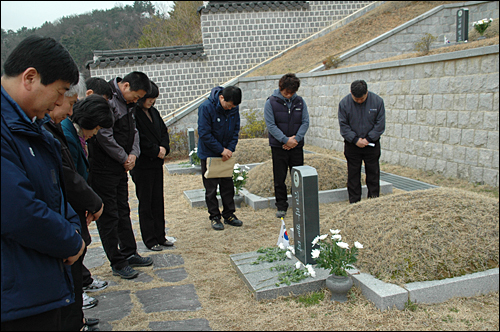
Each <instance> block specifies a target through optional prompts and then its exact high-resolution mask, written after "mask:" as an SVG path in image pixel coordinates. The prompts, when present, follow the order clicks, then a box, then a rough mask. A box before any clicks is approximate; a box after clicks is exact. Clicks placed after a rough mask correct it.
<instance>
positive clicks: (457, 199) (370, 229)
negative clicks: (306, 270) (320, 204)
mask: <svg viewBox="0 0 500 332" xmlns="http://www.w3.org/2000/svg"><path fill="white" fill-rule="evenodd" d="M498 213H499V205H498V199H493V198H488V197H485V196H483V195H479V194H476V193H472V192H469V191H463V190H459V189H451V188H436V189H428V190H422V191H412V192H406V193H401V194H395V195H389V196H382V197H379V198H377V199H374V200H365V201H362V202H360V203H357V204H351V205H349V206H348V207H347V208H345V209H344V210H342V211H339V213H336V214H335V215H333V216H329V217H327V218H325V219H324V220H322V221H321V229H322V233H325V230H326V231H328V229H330V228H335V229H340V230H341V235H342V236H343V237H344V238H345V239H346V240H347V241H359V242H360V243H362V244H363V245H364V248H363V249H362V250H360V251H359V257H358V262H357V263H356V267H357V268H359V269H360V270H361V271H362V272H366V273H370V274H371V275H373V276H375V277H376V278H378V279H380V280H382V281H385V282H390V283H394V284H398V285H400V286H402V285H403V284H405V283H410V282H416V281H426V280H440V279H444V278H450V277H457V276H461V275H465V274H469V273H472V272H479V271H485V270H488V269H491V268H496V267H498V261H499V243H498V237H499V226H498V223H499V215H498ZM351 245H352V243H351Z"/></svg>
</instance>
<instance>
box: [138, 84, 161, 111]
mask: <svg viewBox="0 0 500 332" xmlns="http://www.w3.org/2000/svg"><path fill="white" fill-rule="evenodd" d="M159 95H160V90H159V89H158V85H156V83H155V82H153V81H151V91H150V92H149V93H146V94H145V95H144V97H142V98H141V99H139V100H138V101H137V104H138V105H139V107H142V105H144V102H145V101H146V99H148V98H157V97H158V96H159Z"/></svg>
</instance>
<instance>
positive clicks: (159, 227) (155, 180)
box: [130, 166, 166, 248]
mask: <svg viewBox="0 0 500 332" xmlns="http://www.w3.org/2000/svg"><path fill="white" fill-rule="evenodd" d="M130 175H132V180H133V181H134V183H135V192H136V195H137V199H138V200H139V224H140V226H141V234H142V242H144V244H145V245H146V247H148V248H151V247H153V246H155V245H157V244H160V243H164V242H165V240H166V238H165V237H166V234H165V203H164V199H163V166H160V167H156V168H141V169H133V170H132V171H131V172H130Z"/></svg>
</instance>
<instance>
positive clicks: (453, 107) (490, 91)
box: [237, 45, 499, 187]
mask: <svg viewBox="0 0 500 332" xmlns="http://www.w3.org/2000/svg"><path fill="white" fill-rule="evenodd" d="M498 51H499V48H498V45H495V46H488V47H483V48H477V49H472V50H466V51H459V52H452V53H445V54H438V55H432V56H427V57H421V58H414V59H406V60H399V61H391V62H385V63H379V64H372V65H364V66H358V67H350V68H345V69H337V70H329V71H323V72H319V73H308V74H298V76H299V77H300V78H301V86H300V89H299V92H298V93H299V95H301V96H302V97H304V100H305V102H306V103H307V106H308V109H309V113H310V127H309V131H308V133H307V135H306V138H305V140H306V143H307V144H312V145H315V146H319V147H323V148H327V149H334V150H337V151H343V138H342V136H341V135H340V129H339V124H338V115H337V112H338V104H339V102H340V100H341V99H342V98H343V97H344V96H346V95H347V94H349V88H350V84H351V82H352V81H354V80H356V79H364V80H365V81H366V82H367V84H368V90H370V91H372V92H375V93H377V94H378V95H380V96H381V97H382V98H383V99H384V103H385V108H386V131H385V133H384V134H383V135H382V137H381V146H382V156H381V161H383V162H387V163H391V164H396V165H402V166H407V167H411V168H416V169H422V170H428V171H433V172H437V173H439V174H443V175H444V176H446V177H455V178H463V179H467V180H469V181H470V182H477V183H486V184H489V185H493V186H497V187H498V185H499V173H498V167H499V135H498V132H499V130H498V129H499V71H498V69H499V57H498ZM279 79H280V76H266V77H252V78H240V79H239V81H238V84H237V85H238V86H239V87H240V88H241V89H242V91H243V101H242V104H241V106H240V109H241V112H242V116H244V113H245V111H246V110H248V109H253V110H258V111H259V112H260V113H261V114H263V110H264V104H265V101H266V98H267V97H268V96H270V95H271V93H272V91H273V90H274V89H276V88H277V86H278V81H279Z"/></svg>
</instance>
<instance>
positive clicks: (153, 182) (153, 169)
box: [130, 82, 174, 251]
mask: <svg viewBox="0 0 500 332" xmlns="http://www.w3.org/2000/svg"><path fill="white" fill-rule="evenodd" d="M158 95H159V91H158V86H157V85H156V84H155V83H154V82H151V92H150V93H148V94H146V95H145V96H144V97H143V98H141V99H139V101H138V102H137V105H136V106H135V109H134V112H135V121H136V126H137V131H138V132H139V141H140V148H141V154H140V156H139V158H137V161H136V163H135V167H134V169H132V171H130V174H131V176H132V180H133V181H134V183H135V190H136V195H137V199H138V200H139V225H140V228H141V234H142V241H143V242H144V244H145V245H146V247H147V248H148V249H150V250H154V251H161V250H163V247H170V246H173V245H174V244H173V243H172V242H170V241H167V239H166V233H165V206H164V198H163V162H164V158H165V156H166V155H168V153H169V152H170V139H169V136H168V131H167V127H166V126H165V123H164V122H163V120H162V118H161V116H160V113H159V112H158V110H157V109H156V108H155V107H154V106H153V105H154V104H155V102H156V99H157V98H158Z"/></svg>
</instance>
